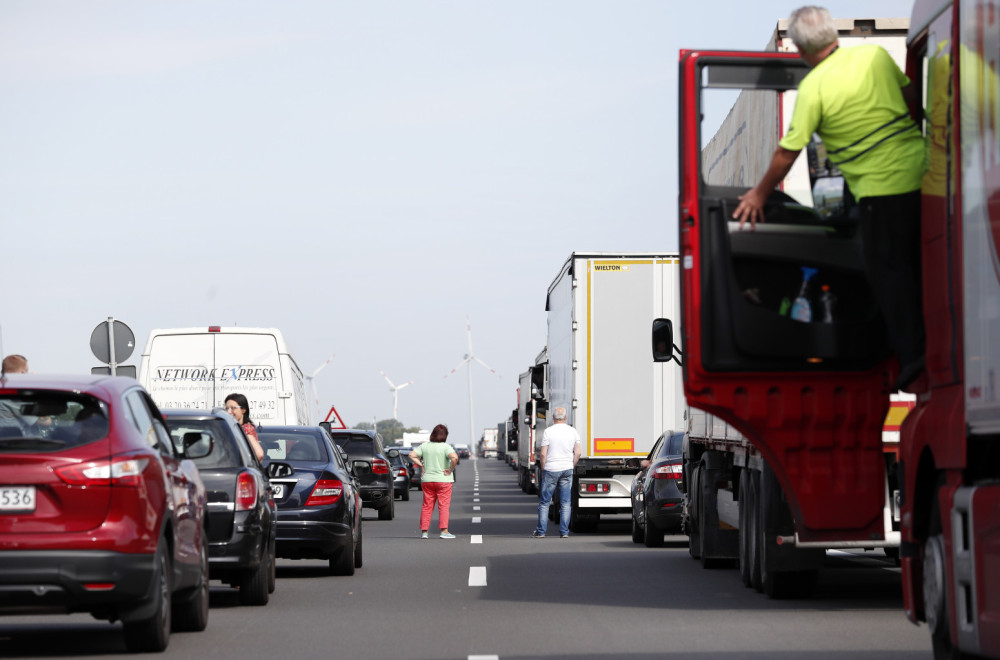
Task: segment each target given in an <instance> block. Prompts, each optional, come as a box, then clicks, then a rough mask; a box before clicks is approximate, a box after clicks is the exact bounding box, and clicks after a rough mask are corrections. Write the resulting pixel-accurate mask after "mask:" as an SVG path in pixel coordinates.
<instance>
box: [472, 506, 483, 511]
mask: <svg viewBox="0 0 1000 660" xmlns="http://www.w3.org/2000/svg"><path fill="white" fill-rule="evenodd" d="M482 508H483V507H481V506H474V507H472V510H473V511H479V510H480V509H482Z"/></svg>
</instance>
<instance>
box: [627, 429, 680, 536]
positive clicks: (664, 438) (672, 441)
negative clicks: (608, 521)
mask: <svg viewBox="0 0 1000 660" xmlns="http://www.w3.org/2000/svg"><path fill="white" fill-rule="evenodd" d="M683 442H684V434H683V433H680V432H673V431H666V432H664V433H663V435H661V436H660V437H659V438H658V439H657V441H656V444H654V445H653V449H652V450H651V451H650V452H649V456H647V457H646V460H644V461H643V462H642V469H641V470H640V471H639V474H637V475H636V476H635V479H634V480H633V481H632V540H633V541H634V542H636V543H644V544H645V545H646V547H648V548H657V547H659V546H661V545H663V536H664V534H666V533H667V532H678V533H679V531H680V528H681V522H682V518H683V514H684V497H683V494H682V493H681V491H680V490H679V489H678V487H677V486H678V484H679V483H680V480H681V463H682V459H681V445H682V444H683Z"/></svg>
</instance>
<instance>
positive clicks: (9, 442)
mask: <svg viewBox="0 0 1000 660" xmlns="http://www.w3.org/2000/svg"><path fill="white" fill-rule="evenodd" d="M108 429H109V423H108V415H107V406H106V405H105V404H104V403H102V402H101V401H99V400H97V399H95V398H93V397H89V396H85V395H81V394H74V393H72V392H53V391H51V390H47V391H42V390H35V391H32V390H20V391H4V393H3V394H0V452H13V451H58V450H61V449H66V448H67V447H77V446H79V445H85V444H87V443H89V442H93V441H94V440H98V439H100V438H104V437H106V436H107V435H108Z"/></svg>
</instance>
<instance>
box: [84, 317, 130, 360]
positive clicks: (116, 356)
mask: <svg viewBox="0 0 1000 660" xmlns="http://www.w3.org/2000/svg"><path fill="white" fill-rule="evenodd" d="M112 342H113V344H112ZM112 346H113V347H114V351H112V350H111V349H112ZM90 350H92V351H93V352H94V356H95V357H96V358H97V359H98V360H100V361H101V362H106V363H108V364H111V363H112V362H114V363H116V365H117V363H119V362H124V361H125V360H127V359H129V356H131V355H132V351H134V350H135V335H134V334H132V329H131V328H130V327H128V326H127V325H125V324H124V323H122V322H121V321H115V320H114V318H110V317H109V318H108V320H107V321H105V322H104V323H100V324H98V326H97V327H96V328H94V331H93V332H92V333H91V334H90Z"/></svg>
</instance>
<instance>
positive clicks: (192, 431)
mask: <svg viewBox="0 0 1000 660" xmlns="http://www.w3.org/2000/svg"><path fill="white" fill-rule="evenodd" d="M167 428H169V429H170V437H171V438H172V439H173V441H174V447H176V448H177V452H178V453H182V452H184V451H185V448H186V447H190V446H192V445H194V444H199V443H203V442H211V443H212V451H211V452H209V454H208V455H207V456H204V457H202V458H196V459H193V460H194V463H195V465H197V466H198V467H199V468H224V467H237V466H240V465H242V464H243V461H242V459H241V458H240V455H239V449H237V448H236V447H235V446H234V444H233V443H234V442H236V440H235V439H234V438H233V434H232V432H231V431H230V430H229V428H227V426H226V423H225V422H223V421H222V420H221V419H190V420H189V419H169V418H168V419H167Z"/></svg>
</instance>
